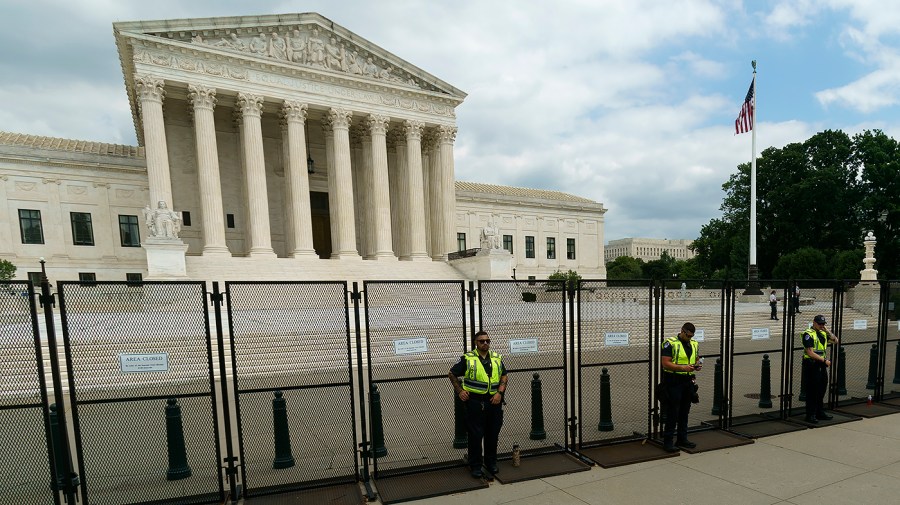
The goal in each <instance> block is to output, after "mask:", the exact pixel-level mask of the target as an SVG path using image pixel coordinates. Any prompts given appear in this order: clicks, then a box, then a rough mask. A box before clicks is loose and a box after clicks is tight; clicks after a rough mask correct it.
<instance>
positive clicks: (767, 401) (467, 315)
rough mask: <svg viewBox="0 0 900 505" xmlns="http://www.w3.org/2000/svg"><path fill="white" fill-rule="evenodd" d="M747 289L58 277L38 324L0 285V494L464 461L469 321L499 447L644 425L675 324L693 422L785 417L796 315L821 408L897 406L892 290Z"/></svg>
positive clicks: (255, 489)
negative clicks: (820, 353)
mask: <svg viewBox="0 0 900 505" xmlns="http://www.w3.org/2000/svg"><path fill="white" fill-rule="evenodd" d="M763 284H764V285H766V286H770V287H769V288H768V291H767V292H766V293H765V294H764V295H763V296H762V297H760V296H759V295H748V294H746V293H745V291H747V292H749V291H750V290H747V286H745V285H743V284H737V283H731V282H708V281H684V283H683V284H682V281H678V282H668V283H653V282H650V281H605V280H591V281H582V282H581V283H580V286H578V287H577V289H572V288H574V286H565V285H563V284H561V283H560V284H554V283H545V282H540V283H535V284H528V283H519V282H514V281H484V282H481V283H479V284H478V289H477V290H476V289H474V287H475V286H474V284H473V283H469V285H468V286H467V285H466V284H465V283H464V282H460V281H435V282H405V281H404V282H387V281H378V282H366V283H364V285H363V291H362V292H359V291H357V287H356V285H355V284H354V286H353V288H352V290H348V287H347V284H346V283H343V282H319V283H317V282H258V283H253V282H233V283H226V285H225V291H224V293H220V292H219V288H218V284H217V283H214V284H213V289H212V292H211V293H210V292H208V291H207V289H206V286H205V285H204V284H203V283H197V282H144V283H115V282H94V283H80V282H61V283H59V286H58V291H59V292H58V298H59V302H60V307H59V309H60V311H59V315H60V319H59V320H56V319H55V318H54V316H53V313H54V308H55V307H54V306H53V301H54V297H53V296H52V293H51V292H50V286H49V283H46V282H45V283H43V284H42V294H41V295H40V296H39V297H37V299H38V300H40V302H41V305H42V309H43V319H44V323H43V326H44V329H43V330H40V329H39V328H40V324H39V323H41V314H40V313H39V312H38V308H37V306H36V303H35V298H36V293H35V291H34V288H33V287H32V286H31V284H30V283H24V282H23V283H6V284H3V285H2V286H0V329H2V338H0V346H2V347H0V352H2V354H0V355H2V358H0V361H2V363H0V364H2V367H0V370H2V372H0V443H2V444H4V448H5V449H6V450H4V451H2V454H0V472H2V474H0V475H2V476H3V477H5V478H4V481H3V483H2V484H0V486H2V487H0V502H4V503H6V502H9V503H49V502H51V501H52V502H54V503H61V498H63V497H68V498H74V497H75V494H76V493H77V494H78V496H79V498H80V499H81V502H82V503H85V504H119V503H176V502H177V503H211V502H221V501H222V500H225V499H226V497H225V495H226V492H227V493H229V494H230V495H231V498H232V499H233V500H236V499H237V498H238V497H239V496H246V497H250V498H252V497H254V496H257V495H261V494H267V493H275V492H281V491H286V490H291V489H307V488H314V487H321V486H324V485H328V484H332V483H346V482H353V481H356V480H363V481H365V482H368V478H369V476H368V466H369V465H372V466H373V467H374V469H375V475H376V476H382V477H386V476H390V475H396V474H405V473H413V472H419V471H422V470H427V469H434V468H444V467H454V466H459V465H463V464H464V457H465V452H466V451H465V449H466V444H465V440H464V437H465V429H464V425H461V424H460V423H459V422H458V420H459V418H458V415H459V412H458V411H457V405H456V402H455V397H454V395H453V392H452V389H451V387H450V384H449V381H448V379H447V372H448V370H449V368H450V366H451V365H452V364H453V363H455V362H456V361H458V360H459V358H460V356H461V355H462V354H463V353H465V352H466V351H467V350H469V349H470V348H471V346H472V343H471V337H472V334H473V333H474V331H475V329H476V321H477V322H478V326H477V327H478V328H480V329H483V330H485V331H487V332H488V334H489V335H490V337H491V339H492V348H493V349H494V350H496V351H498V352H500V353H501V354H503V355H504V362H505V364H506V367H507V370H508V373H509V377H510V380H509V389H508V393H507V395H506V402H507V406H506V410H507V413H506V416H505V423H504V427H503V432H502V433H501V443H500V453H501V457H505V456H507V455H508V453H509V452H510V450H511V448H512V445H513V444H518V445H519V446H520V448H522V449H523V451H525V453H526V454H528V453H541V452H548V451H566V450H568V451H577V450H578V449H579V448H581V447H585V448H587V447H591V446H596V445H604V444H611V443H617V442H620V441H626V440H635V439H643V438H648V437H653V436H655V435H656V433H657V430H658V420H659V419H658V416H656V415H655V414H657V413H658V409H657V405H656V403H655V401H654V400H655V399H654V395H653V385H654V384H656V383H657V381H658V380H659V352H660V343H661V342H662V340H663V339H664V338H667V337H671V336H674V335H676V334H677V333H678V331H679V329H680V328H681V325H682V324H683V323H684V322H686V321H690V322H692V323H694V324H695V326H696V328H697V332H696V334H695V339H697V340H699V341H700V353H701V355H702V356H704V357H705V358H706V359H705V366H704V370H703V371H702V372H701V373H699V374H698V383H699V385H700V400H701V401H700V404H699V405H696V406H694V408H692V411H691V418H690V423H691V425H692V426H693V427H694V428H695V429H708V428H724V429H729V428H730V427H732V426H737V425H740V424H743V423H750V422H753V421H754V420H757V419H760V418H763V419H772V418H779V419H785V418H787V417H788V416H790V415H792V414H795V413H796V412H797V411H798V410H799V409H800V407H801V405H802V402H801V399H800V396H801V393H802V387H801V384H800V377H801V374H800V360H801V359H802V352H803V348H802V344H801V341H800V333H801V332H802V331H803V330H804V329H806V328H807V327H808V324H809V322H810V321H811V320H812V317H813V316H815V315H816V314H823V315H825V316H826V317H827V318H828V321H829V326H830V328H831V329H832V331H834V332H835V334H837V336H838V337H839V338H840V341H841V344H840V345H839V346H833V347H830V348H829V352H834V355H835V358H836V359H835V360H834V361H835V366H834V367H832V370H831V385H830V396H829V406H830V407H832V408H834V407H841V406H843V405H848V404H851V403H859V402H865V401H867V400H868V397H869V395H872V397H873V399H874V400H875V401H879V400H883V399H887V398H895V397H897V396H900V375H898V374H900V370H898V369H900V326H898V324H900V323H898V319H900V318H898V316H897V310H898V309H896V305H895V304H896V303H897V302H900V282H881V283H878V284H864V283H857V282H837V281H800V282H798V283H796V284H795V283H789V282H785V281H764V282H763ZM797 287H799V291H800V296H799V297H794V296H793V295H794V293H795V292H796V288H797ZM772 289H774V290H775V292H776V293H775V294H776V298H777V304H776V308H777V310H776V312H777V316H778V320H774V319H771V312H770V307H769V305H768V302H767V300H768V298H767V297H768V295H769V294H770V291H771V290H772ZM476 300H477V304H476V303H475V302H476ZM210 307H212V308H213V310H210ZM57 326H59V327H60V328H61V334H62V337H63V338H62V339H61V342H60V343H59V345H57V342H56V331H55V328H56V327H57ZM212 328H214V330H213V329H212ZM42 331H43V333H45V334H46V337H45V338H42V336H41V335H42ZM354 336H355V340H354ZM60 356H62V358H60ZM716 365H718V366H716ZM717 369H718V370H717ZM767 383H768V387H767ZM51 384H52V386H51ZM461 426H463V428H462V430H461V429H460V427H461ZM69 447H71V454H72V455H73V457H74V462H73V461H72V460H70V458H69V457H68V456H69V452H70V449H69ZM70 501H71V500H70Z"/></svg>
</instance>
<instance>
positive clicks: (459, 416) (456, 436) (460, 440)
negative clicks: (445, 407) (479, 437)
mask: <svg viewBox="0 0 900 505" xmlns="http://www.w3.org/2000/svg"><path fill="white" fill-rule="evenodd" d="M453 420H454V423H453V425H454V430H453V431H454V433H453V448H454V449H465V448H467V447H469V430H468V429H467V428H466V404H465V403H463V401H462V400H460V399H459V395H458V394H456V393H454V394H453Z"/></svg>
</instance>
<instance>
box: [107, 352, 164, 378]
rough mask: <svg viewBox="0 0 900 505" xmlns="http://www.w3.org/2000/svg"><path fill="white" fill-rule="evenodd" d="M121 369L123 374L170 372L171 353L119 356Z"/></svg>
mask: <svg viewBox="0 0 900 505" xmlns="http://www.w3.org/2000/svg"><path fill="white" fill-rule="evenodd" d="M119 369H120V370H122V373H138V372H168V371H169V353H167V352H158V353H153V354H124V353H123V354H119Z"/></svg>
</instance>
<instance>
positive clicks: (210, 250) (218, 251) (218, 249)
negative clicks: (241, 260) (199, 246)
mask: <svg viewBox="0 0 900 505" xmlns="http://www.w3.org/2000/svg"><path fill="white" fill-rule="evenodd" d="M202 254H203V256H220V257H231V251H229V250H228V248H227V247H225V246H216V245H214V246H205V247H204V248H203V253H202Z"/></svg>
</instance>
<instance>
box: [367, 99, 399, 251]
mask: <svg viewBox="0 0 900 505" xmlns="http://www.w3.org/2000/svg"><path fill="white" fill-rule="evenodd" d="M389 120H390V119H389V118H388V117H386V116H380V115H377V114H372V115H370V116H369V117H368V121H367V122H368V126H369V133H370V135H371V143H372V163H371V166H372V170H371V172H370V174H371V178H370V179H369V181H370V182H371V185H370V186H369V188H370V189H369V191H370V192H371V195H370V198H369V199H370V201H371V204H370V208H371V209H372V211H371V212H370V215H371V216H373V221H374V222H373V223H371V226H370V227H371V228H374V233H375V254H374V257H375V258H376V259H379V260H395V259H397V257H396V256H394V251H393V246H392V244H391V199H390V198H391V197H390V184H389V181H388V162H387V137H386V136H387V127H388V121H389Z"/></svg>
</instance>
